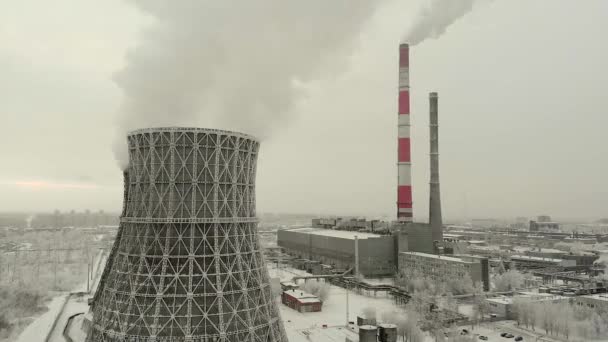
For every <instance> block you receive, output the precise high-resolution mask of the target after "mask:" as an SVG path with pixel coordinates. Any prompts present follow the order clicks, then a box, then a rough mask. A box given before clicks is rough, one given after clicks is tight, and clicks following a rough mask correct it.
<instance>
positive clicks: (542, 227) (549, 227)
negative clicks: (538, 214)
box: [530, 221, 559, 232]
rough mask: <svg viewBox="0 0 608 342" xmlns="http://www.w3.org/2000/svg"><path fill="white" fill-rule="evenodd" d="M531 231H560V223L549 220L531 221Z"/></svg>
mask: <svg viewBox="0 0 608 342" xmlns="http://www.w3.org/2000/svg"><path fill="white" fill-rule="evenodd" d="M530 231H531V232H559V223H557V222H548V221H530Z"/></svg>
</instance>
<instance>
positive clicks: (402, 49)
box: [397, 44, 414, 223]
mask: <svg viewBox="0 0 608 342" xmlns="http://www.w3.org/2000/svg"><path fill="white" fill-rule="evenodd" d="M409 67H410V51H409V45H408V44H401V45H400V46H399V106H398V107H399V108H398V111H397V114H398V118H399V124H398V132H399V134H398V147H397V149H398V152H397V174H398V176H397V178H398V179H397V221H399V222H404V223H406V222H412V220H413V216H414V215H413V213H414V212H413V205H412V204H413V203H412V163H411V146H410V145H411V144H410V77H409Z"/></svg>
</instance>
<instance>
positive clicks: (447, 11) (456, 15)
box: [404, 0, 492, 45]
mask: <svg viewBox="0 0 608 342" xmlns="http://www.w3.org/2000/svg"><path fill="white" fill-rule="evenodd" d="M490 1H492V0H430V1H429V2H430V3H429V4H428V5H427V6H426V7H424V8H423V9H422V10H421V11H420V13H419V14H418V16H417V17H416V18H417V19H416V20H415V21H414V24H413V25H412V27H411V28H410V30H409V32H408V33H407V34H406V35H405V38H404V42H407V43H409V44H410V45H417V44H420V43H422V42H423V41H425V40H427V39H429V38H439V37H441V36H442V35H443V34H444V33H445V31H446V30H447V29H448V27H450V25H452V24H453V23H454V22H456V21H457V20H458V19H460V18H462V17H463V16H465V15H466V14H467V13H469V12H471V11H472V10H473V7H474V6H475V5H476V4H478V3H483V2H490Z"/></svg>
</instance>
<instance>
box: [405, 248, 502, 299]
mask: <svg viewBox="0 0 608 342" xmlns="http://www.w3.org/2000/svg"><path fill="white" fill-rule="evenodd" d="M399 270H400V271H402V272H408V271H412V270H415V271H418V272H420V273H422V274H424V275H425V276H427V277H429V278H431V279H435V280H438V281H448V280H455V279H464V278H465V277H470V278H471V280H472V281H473V283H481V284H483V287H484V290H486V291H487V290H489V286H490V284H489V283H490V281H489V279H490V276H489V272H490V270H489V262H488V259H487V258H484V257H478V256H473V255H459V256H444V255H436V254H427V253H418V252H401V253H399Z"/></svg>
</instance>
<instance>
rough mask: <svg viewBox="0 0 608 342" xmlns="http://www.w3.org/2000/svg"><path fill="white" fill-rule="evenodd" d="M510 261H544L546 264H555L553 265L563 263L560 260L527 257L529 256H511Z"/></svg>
mask: <svg viewBox="0 0 608 342" xmlns="http://www.w3.org/2000/svg"><path fill="white" fill-rule="evenodd" d="M511 259H523V260H530V261H546V262H555V263H560V262H562V261H563V260H562V259H552V258H542V257H535V256H529V255H513V256H512V257H511Z"/></svg>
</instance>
